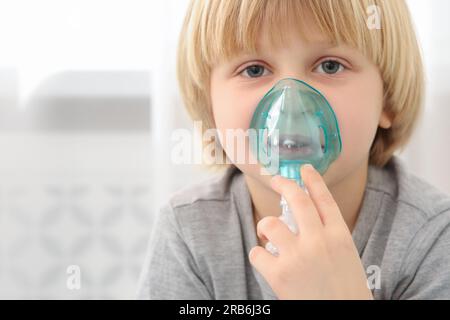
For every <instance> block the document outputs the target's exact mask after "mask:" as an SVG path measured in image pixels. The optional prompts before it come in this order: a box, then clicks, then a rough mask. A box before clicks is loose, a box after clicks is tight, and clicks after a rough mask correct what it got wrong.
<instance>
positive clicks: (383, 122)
mask: <svg viewBox="0 0 450 320" xmlns="http://www.w3.org/2000/svg"><path fill="white" fill-rule="evenodd" d="M378 125H379V126H380V127H381V128H383V129H389V128H390V127H392V117H391V116H390V115H389V113H388V112H386V111H385V110H383V112H382V113H381V115H380V121H379V122H378Z"/></svg>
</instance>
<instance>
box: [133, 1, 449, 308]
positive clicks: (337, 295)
mask: <svg viewBox="0 0 450 320" xmlns="http://www.w3.org/2000/svg"><path fill="white" fill-rule="evenodd" d="M373 8H375V11H374V12H375V13H376V14H378V15H379V18H380V21H381V23H380V28H377V27H373V26H372V25H371V24H370V23H368V15H367V12H371V10H372V9H373ZM178 59H179V60H178V77H179V83H180V89H181V94H182V96H183V99H184V102H185V105H186V107H187V109H188V111H189V112H190V114H191V117H192V119H193V120H200V121H202V123H203V127H204V129H205V130H206V129H210V128H215V129H217V132H218V133H220V135H219V136H220V137H222V138H221V139H220V146H221V147H222V150H221V151H220V152H223V154H224V156H225V157H228V158H229V159H230V158H232V157H231V155H232V154H233V153H234V151H235V150H234V146H233V147H230V144H229V143H228V141H227V139H226V138H224V137H226V134H225V132H226V130H233V129H234V130H246V129H248V128H249V123H250V120H251V118H252V115H253V113H254V111H255V108H256V105H257V104H258V101H260V99H261V98H262V97H263V96H264V94H265V93H266V92H267V91H268V90H269V89H270V88H271V87H272V86H273V85H274V84H275V83H276V82H277V81H278V80H281V79H283V78H298V79H301V80H303V81H305V82H307V83H309V84H311V85H312V86H314V87H315V88H317V89H318V90H320V92H322V93H323V94H324V96H325V97H326V98H327V99H328V101H329V102H330V104H331V106H332V107H333V111H334V112H335V114H336V117H337V119H338V123H339V126H340V129H341V136H342V143H343V148H342V153H341V154H340V156H339V158H338V159H337V160H336V161H335V162H334V163H333V164H332V165H331V166H330V168H329V169H328V170H327V172H326V173H325V174H324V175H323V177H322V176H321V175H320V174H318V173H317V171H315V170H314V168H312V167H311V166H303V167H302V168H299V170H301V174H302V177H303V178H304V182H305V185H306V187H307V190H308V193H309V195H308V194H306V193H305V192H304V191H303V190H302V189H300V188H299V187H298V186H297V185H296V184H295V183H293V182H292V181H289V180H286V179H284V178H281V177H279V176H275V177H270V176H264V175H261V174H260V173H259V172H260V171H259V170H258V166H256V165H251V164H248V163H241V162H238V161H234V159H231V162H232V164H231V165H227V166H224V167H225V170H224V172H223V174H221V175H219V176H218V177H216V178H213V179H211V180H209V181H207V182H205V183H203V184H201V185H196V186H193V187H191V188H186V189H184V190H182V191H180V192H178V193H177V194H175V195H174V196H173V197H172V199H171V200H170V201H169V203H168V204H167V205H166V206H165V207H164V208H163V209H162V210H161V212H160V214H159V215H158V219H157V221H156V225H155V228H154V229H153V230H154V232H153V234H152V238H151V242H150V246H149V254H148V256H147V259H146V263H145V266H144V270H143V274H142V281H141V283H140V286H139V297H140V298H150V299H277V298H278V299H373V298H375V299H420V298H424V299H437V298H443V299H448V298H450V255H449V254H448V252H449V249H450V228H449V227H448V226H449V223H450V198H449V197H448V196H446V195H444V194H442V193H440V192H439V191H438V190H436V189H435V188H433V187H432V186H430V185H429V184H427V183H426V182H425V181H422V180H421V179H419V178H417V177H415V176H414V175H411V174H409V173H408V172H406V171H405V168H404V165H403V164H402V163H401V162H400V160H399V159H398V158H397V157H396V156H394V152H395V151H397V150H398V149H400V148H402V147H403V146H404V145H405V144H406V143H407V141H408V139H409V138H410V136H411V134H412V132H413V129H414V126H415V124H416V123H417V119H418V116H419V114H420V107H421V102H422V97H423V83H424V80H423V71H422V61H421V57H420V53H419V48H418V44H417V41H416V37H415V34H414V31H413V27H412V23H411V19H410V16H409V13H408V9H407V6H406V4H405V3H404V1H403V0H396V1H392V0H343V1H327V0H303V1H297V0H280V1H272V0H241V1H237V0H236V1H220V0H210V1H202V0H197V1H196V0H194V1H192V3H191V5H190V7H189V10H188V14H187V16H186V20H185V24H184V27H183V31H182V35H181V38H180V45H179V52H178ZM281 195H282V196H284V198H285V199H286V201H287V202H288V204H289V207H290V208H291V210H292V212H293V215H294V217H295V220H296V222H297V224H298V226H299V230H300V232H299V234H293V233H291V232H290V230H289V229H288V228H287V226H286V225H284V224H283V223H282V222H281V221H280V220H279V219H278V218H277V217H278V216H279V215H280V208H279V202H280V196H281ZM268 241H270V242H272V243H273V244H274V245H275V246H276V247H277V248H278V249H279V255H278V256H273V255H271V254H270V253H269V252H268V251H266V250H265V249H264V245H265V244H266V243H267V242H268ZM368 279H369V280H370V281H368Z"/></svg>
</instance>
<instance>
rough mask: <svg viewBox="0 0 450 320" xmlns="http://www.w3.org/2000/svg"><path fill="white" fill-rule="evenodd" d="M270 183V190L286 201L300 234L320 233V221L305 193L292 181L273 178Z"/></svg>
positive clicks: (277, 177) (321, 225)
mask: <svg viewBox="0 0 450 320" xmlns="http://www.w3.org/2000/svg"><path fill="white" fill-rule="evenodd" d="M271 181H272V188H273V189H274V190H275V191H276V192H278V193H280V194H281V195H282V196H283V197H284V198H285V199H286V201H287V203H288V205H289V208H290V209H291V211H292V214H293V215H294V218H295V221H296V222H297V225H298V228H299V230H300V233H302V234H306V233H317V232H320V231H321V230H322V228H323V224H322V221H321V220H320V216H319V214H318V212H317V210H316V208H315V206H314V203H313V202H312V200H311V198H310V197H309V196H308V195H307V194H306V192H305V191H303V190H302V188H300V187H299V186H298V185H297V183H296V182H295V181H293V180H289V179H286V178H283V177H280V176H275V177H273V178H272V180H271Z"/></svg>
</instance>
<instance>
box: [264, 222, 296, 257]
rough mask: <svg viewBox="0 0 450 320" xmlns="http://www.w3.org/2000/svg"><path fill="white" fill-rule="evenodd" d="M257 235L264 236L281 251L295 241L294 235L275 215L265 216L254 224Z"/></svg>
mask: <svg viewBox="0 0 450 320" xmlns="http://www.w3.org/2000/svg"><path fill="white" fill-rule="evenodd" d="M256 232H257V234H258V237H260V238H266V239H267V240H269V241H270V242H272V244H273V245H275V247H277V249H278V250H279V251H280V253H282V252H283V251H284V250H286V249H288V248H289V247H290V246H292V245H293V244H294V243H295V240H296V236H295V235H294V234H293V233H292V232H291V230H289V228H288V226H287V225H286V224H284V223H283V222H282V221H281V220H280V219H278V218H277V217H266V218H263V219H261V221H259V222H258V224H257V225H256Z"/></svg>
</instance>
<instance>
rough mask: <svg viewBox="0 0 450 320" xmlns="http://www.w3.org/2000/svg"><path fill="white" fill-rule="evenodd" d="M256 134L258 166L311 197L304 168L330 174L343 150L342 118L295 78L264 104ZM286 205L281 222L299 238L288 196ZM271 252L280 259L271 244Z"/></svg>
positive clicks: (255, 117) (285, 81)
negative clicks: (308, 192) (308, 167)
mask: <svg viewBox="0 0 450 320" xmlns="http://www.w3.org/2000/svg"><path fill="white" fill-rule="evenodd" d="M250 129H252V130H254V132H255V133H256V134H255V136H254V139H251V140H250V141H251V142H250V143H251V150H252V153H253V154H254V155H255V156H256V158H257V159H258V162H259V163H260V164H261V165H262V166H263V167H264V168H266V169H270V171H269V172H271V174H279V175H281V176H283V177H285V178H288V179H291V180H294V181H295V182H296V183H297V184H298V185H299V186H300V187H302V188H303V189H304V190H305V191H306V192H307V189H306V187H305V186H304V183H303V180H302V177H301V174H300V167H301V166H302V165H304V164H311V165H313V166H314V168H315V169H316V170H317V171H318V172H319V173H320V174H324V173H325V172H326V171H327V169H328V167H329V166H330V164H331V163H332V162H333V161H335V160H336V159H337V157H338V156H339V154H340V152H341V149H342V142H341V137H340V132H339V126H338V122H337V119H336V115H335V114H334V112H333V109H332V108H331V106H330V104H329V103H328V101H327V99H326V98H325V97H324V96H323V95H322V94H321V93H320V92H319V91H318V90H317V89H315V88H313V87H312V86H310V85H309V84H307V83H306V82H304V81H301V80H297V79H293V78H286V79H283V80H280V81H279V82H278V83H276V84H275V86H274V87H273V88H272V89H270V91H269V92H268V93H267V94H266V95H265V96H264V97H263V98H262V99H261V101H260V102H259V104H258V106H257V108H256V110H255V112H254V114H253V118H252V121H251V124H250ZM274 168H275V172H273V171H274ZM280 206H281V208H282V213H281V215H280V217H279V218H280V219H281V220H282V221H283V222H284V223H286V224H287V226H288V227H289V229H290V230H291V231H292V232H294V233H298V232H299V230H298V226H297V225H296V223H295V220H294V218H293V215H292V212H291V210H290V209H289V206H288V204H287V202H286V200H285V199H284V198H283V197H282V198H281V202H280ZM266 249H267V250H268V251H269V252H271V253H272V254H274V255H277V254H278V250H277V248H276V247H274V246H273V245H272V243H270V242H269V243H267V245H266Z"/></svg>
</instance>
